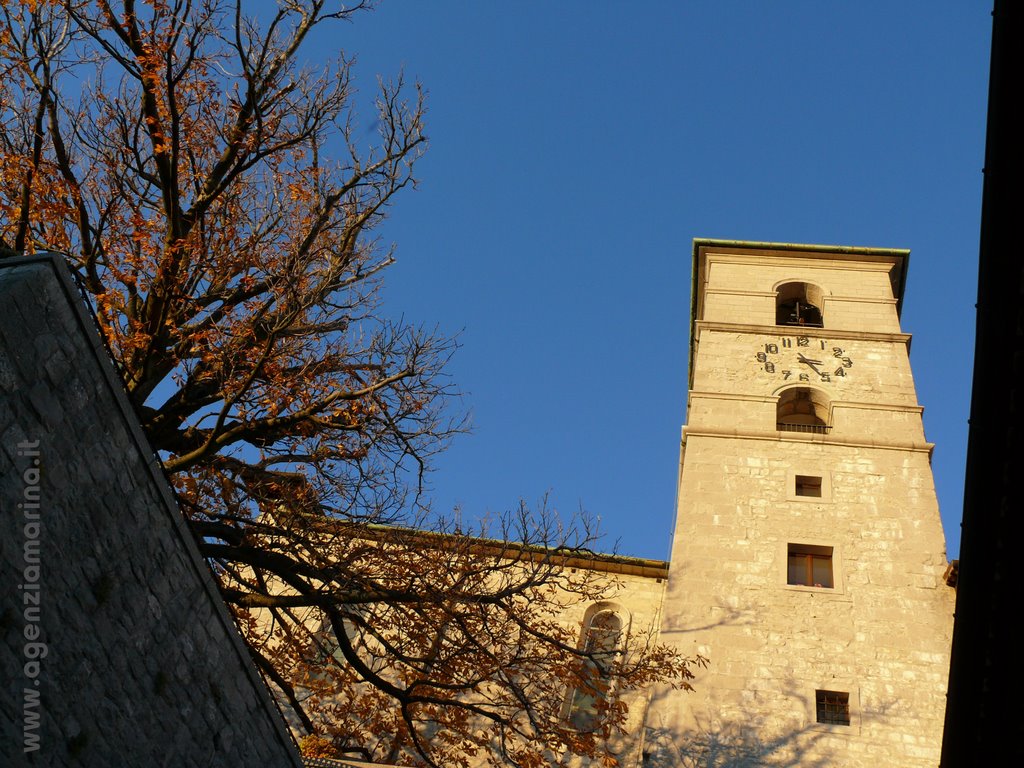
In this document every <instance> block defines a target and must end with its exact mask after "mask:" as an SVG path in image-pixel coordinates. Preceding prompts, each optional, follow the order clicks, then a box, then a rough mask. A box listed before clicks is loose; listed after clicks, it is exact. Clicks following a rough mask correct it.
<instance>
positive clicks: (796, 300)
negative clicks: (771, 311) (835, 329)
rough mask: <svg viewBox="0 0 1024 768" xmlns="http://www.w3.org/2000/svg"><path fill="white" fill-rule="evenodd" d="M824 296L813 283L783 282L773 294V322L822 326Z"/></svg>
mask: <svg viewBox="0 0 1024 768" xmlns="http://www.w3.org/2000/svg"><path fill="white" fill-rule="evenodd" d="M824 298H825V297H824V295H823V293H822V290H821V288H819V287H818V286H816V285H814V284H813V283H799V282H793V283H783V284H782V285H780V286H779V287H778V289H777V292H776V294H775V324H776V325H802V326H804V327H806V328H822V327H824V318H823V317H822V314H821V306H822V303H823V299H824Z"/></svg>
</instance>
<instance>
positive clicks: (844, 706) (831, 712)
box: [814, 691, 850, 725]
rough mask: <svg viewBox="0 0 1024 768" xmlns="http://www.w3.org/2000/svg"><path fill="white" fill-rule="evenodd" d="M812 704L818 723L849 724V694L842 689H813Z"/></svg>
mask: <svg viewBox="0 0 1024 768" xmlns="http://www.w3.org/2000/svg"><path fill="white" fill-rule="evenodd" d="M814 705H815V709H816V710H817V713H818V722H819V723H827V724H829V725H849V724H850V694H848V693H846V692H844V691H815V692H814Z"/></svg>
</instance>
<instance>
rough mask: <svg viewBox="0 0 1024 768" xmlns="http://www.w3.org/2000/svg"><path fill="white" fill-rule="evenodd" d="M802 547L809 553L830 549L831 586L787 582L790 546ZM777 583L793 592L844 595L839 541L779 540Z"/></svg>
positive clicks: (800, 538)
mask: <svg viewBox="0 0 1024 768" xmlns="http://www.w3.org/2000/svg"><path fill="white" fill-rule="evenodd" d="M791 547H797V548H803V549H805V550H806V551H808V552H809V553H810V554H812V555H813V554H815V553H816V551H817V552H821V551H823V550H825V549H831V550H832V586H831V587H815V586H813V585H811V586H808V585H805V584H790V583H789V556H790V548H791ZM777 557H778V563H779V565H778V583H779V585H780V586H781V587H782V588H783V589H786V590H789V591H793V592H812V593H814V594H816V595H822V596H825V595H844V594H845V592H846V590H845V584H844V579H843V557H842V551H841V548H840V546H839V543H838V542H836V541H834V540H832V541H829V540H825V539H808V538H805V537H792V538H785V539H782V540H780V541H779V547H778V554H777Z"/></svg>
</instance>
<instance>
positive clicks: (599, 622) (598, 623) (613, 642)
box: [566, 610, 622, 732]
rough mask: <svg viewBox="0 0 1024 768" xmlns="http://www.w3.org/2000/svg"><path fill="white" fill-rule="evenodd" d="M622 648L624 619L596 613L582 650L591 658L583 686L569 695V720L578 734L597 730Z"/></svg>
mask: <svg viewBox="0 0 1024 768" xmlns="http://www.w3.org/2000/svg"><path fill="white" fill-rule="evenodd" d="M621 645H622V619H621V618H619V615H618V614H617V613H615V611H611V610H602V611H599V612H597V613H595V614H594V615H593V616H592V617H591V619H590V622H589V623H588V625H587V628H586V631H585V635H584V639H583V650H584V651H586V652H587V653H590V654H592V655H591V656H590V658H588V659H587V660H586V661H585V663H584V668H583V674H582V675H581V680H580V684H579V685H578V686H577V687H576V688H574V689H573V690H572V692H571V693H570V695H569V707H568V711H567V713H566V719H567V720H568V721H569V724H570V725H572V727H573V728H575V729H576V730H578V731H583V732H586V731H592V730H594V728H595V727H597V719H598V710H599V709H600V706H601V703H602V702H604V701H605V700H607V698H608V692H609V690H610V689H611V677H612V670H613V667H614V664H615V659H616V657H617V656H618V654H619V650H620V647H621Z"/></svg>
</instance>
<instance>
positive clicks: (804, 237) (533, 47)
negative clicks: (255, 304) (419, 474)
mask: <svg viewBox="0 0 1024 768" xmlns="http://www.w3.org/2000/svg"><path fill="white" fill-rule="evenodd" d="M990 25H991V18H990V8H989V7H988V6H986V4H984V3H963V2H951V1H949V2H947V1H945V0H943V1H941V2H903V3H882V2H860V3H821V2H784V1H780V2H774V3H764V2H735V1H729V0H719V1H717V2H711V1H710V0H707V1H705V2H681V1H680V2H636V3H611V2H582V1H581V0H577V1H574V2H560V3H551V2H547V3H541V2H520V3H515V4H508V3H496V2H436V3H418V2H408V0H406V1H405V2H399V1H398V0H392V2H384V3H382V4H381V5H380V7H379V8H378V9H377V10H376V11H374V12H373V13H371V14H364V15H362V16H361V17H359V18H358V19H357V20H356V21H355V22H354V23H352V24H345V25H342V26H336V27H333V28H332V30H331V32H330V34H329V35H326V36H321V37H319V38H318V39H317V40H316V41H315V44H316V47H315V48H314V49H312V51H311V57H312V58H314V59H315V58H316V57H317V56H319V55H321V54H322V55H326V54H328V53H330V52H331V50H332V49H336V48H339V47H340V48H341V49H342V50H344V51H345V52H346V53H347V54H355V55H356V56H357V57H358V63H357V73H358V83H359V85H360V88H361V95H360V98H361V99H369V97H370V96H371V95H372V88H373V82H374V78H375V77H376V76H377V75H378V74H382V75H385V76H393V75H394V74H396V73H397V72H398V70H399V69H400V68H404V71H405V73H406V76H407V77H409V78H415V79H418V80H420V81H421V82H422V83H423V84H424V86H425V87H426V88H427V90H428V92H429V115H428V123H427V125H428V135H429V136H430V139H431V143H430V148H429V150H428V153H427V156H426V157H425V158H424V160H423V161H422V163H421V165H420V166H419V174H418V175H419V177H420V178H421V180H422V184H421V185H420V187H419V189H417V190H416V191H411V192H408V193H405V194H403V195H402V196H401V197H400V198H399V200H398V202H397V204H396V206H395V208H394V209H393V211H392V214H391V218H390V219H389V221H388V222H387V223H386V225H385V226H384V227H383V228H382V230H381V232H380V234H381V236H382V240H383V241H384V242H385V243H391V242H393V243H395V244H396V245H397V255H398V259H399V262H398V264H397V265H396V267H394V268H393V269H392V271H391V274H390V275H389V276H388V278H387V281H388V282H387V285H386V307H387V309H388V311H389V312H391V313H392V314H394V315H396V316H397V315H399V314H404V316H405V318H406V319H407V320H410V321H414V322H417V323H424V324H427V325H430V326H433V325H434V324H437V325H438V326H439V327H440V328H441V329H443V330H444V331H446V332H448V333H450V334H459V338H460V340H461V344H462V346H461V349H460V350H459V353H458V354H457V356H456V358H455V360H454V361H453V363H452V366H451V373H452V375H453V377H454V380H455V382H456V383H457V385H458V386H459V388H460V389H461V390H462V391H463V392H464V393H465V397H464V400H463V406H464V407H465V408H466V409H467V410H468V411H470V412H471V414H472V420H473V432H472V434H470V435H467V436H464V437H462V438H460V439H458V440H457V441H456V442H455V443H454V445H453V446H452V447H451V449H450V450H449V451H448V452H447V453H446V454H445V455H444V456H443V457H442V459H441V460H440V461H439V462H438V465H437V471H436V472H435V473H434V475H433V477H432V478H431V484H432V488H433V496H434V500H435V505H436V506H438V507H439V508H441V509H450V508H451V507H453V506H455V505H459V506H461V508H462V510H463V513H464V515H466V516H474V515H477V514H484V513H486V512H500V511H502V510H506V509H510V508H513V507H514V506H516V504H517V502H518V500H519V499H520V498H523V499H525V500H526V501H528V502H530V503H536V502H537V501H538V499H539V498H540V497H542V496H543V495H544V494H545V493H550V501H551V503H552V504H553V505H554V506H556V507H557V508H559V509H560V510H562V511H563V512H566V513H571V512H572V511H574V510H576V509H577V508H579V507H581V506H582V507H583V508H585V509H586V510H588V511H589V512H590V513H591V514H593V515H597V516H599V517H600V518H601V522H602V528H603V530H604V531H605V533H606V538H605V540H604V541H603V547H602V548H603V549H605V550H610V549H613V548H615V549H617V550H618V551H619V552H621V553H622V554H628V555H634V556H638V557H651V558H662V559H663V558H667V556H668V551H669V537H670V533H671V530H672V525H673V518H674V497H675V481H676V467H677V462H678V445H679V430H680V426H681V425H682V424H683V423H684V421H685V414H684V410H685V403H686V364H687V360H686V354H687V338H688V316H687V313H688V302H689V295H690V286H689V274H690V263H689V262H690V254H691V242H692V240H693V238H695V237H702V238H723V239H736V240H740V239H744V240H762V241H779V242H804V243H829V244H843V245H862V246H874V247H882V248H909V249H911V252H912V254H911V261H910V273H909V280H908V284H907V292H906V302H905V305H904V310H903V316H902V324H903V329H904V330H905V331H908V332H910V333H912V334H914V341H913V346H912V352H911V363H912V366H913V368H914V372H915V378H916V382H917V386H918V398H919V401H920V402H921V404H922V405H924V407H925V428H926V433H927V436H928V439H929V440H931V441H933V442H935V443H936V444H937V447H936V449H935V454H934V459H933V468H934V471H935V478H936V485H937V489H938V494H939V502H940V506H941V509H942V516H943V522H944V525H945V528H946V536H947V540H948V542H949V553H950V556H951V557H953V556H955V553H956V552H957V550H958V548H959V520H960V514H961V505H962V491H963V466H964V458H965V443H966V436H967V414H968V408H969V400H970V381H971V367H972V364H973V339H974V303H975V293H976V281H977V252H978V227H979V219H980V206H981V184H982V174H981V168H982V165H983V158H984V129H985V108H986V90H987V82H988V51H989V38H990ZM365 115H366V120H367V124H370V123H371V122H372V116H371V115H370V113H369V111H367V112H366V113H365Z"/></svg>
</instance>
